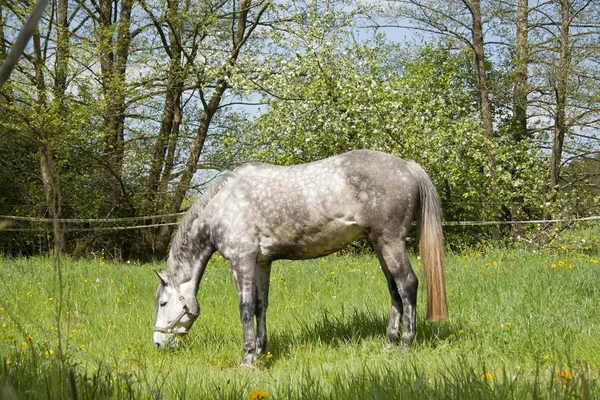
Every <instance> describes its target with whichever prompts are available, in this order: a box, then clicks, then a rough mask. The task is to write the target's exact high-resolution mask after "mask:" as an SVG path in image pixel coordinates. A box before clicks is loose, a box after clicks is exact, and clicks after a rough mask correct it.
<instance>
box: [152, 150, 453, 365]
mask: <svg viewBox="0 0 600 400" xmlns="http://www.w3.org/2000/svg"><path fill="white" fill-rule="evenodd" d="M441 216H442V209H441V200H440V197H439V195H438V193H437V191H436V189H435V186H434V185H433V183H432V182H431V180H430V178H429V176H428V175H427V173H426V172H425V171H424V170H423V168H422V167H421V166H420V165H419V164H417V163H415V162H411V161H405V160H403V159H400V158H397V157H395V156H392V155H389V154H387V153H383V152H377V151H370V150H354V151H350V152H348V153H344V154H340V155H336V156H333V157H330V158H326V159H322V160H320V161H315V162H311V163H307V164H300V165H292V166H276V165H270V164H264V163H256V162H251V163H246V164H242V165H240V166H238V167H236V168H235V169H233V170H232V171H231V172H229V173H227V174H226V175H225V176H224V177H223V178H222V179H221V180H220V181H219V182H217V183H215V184H214V185H212V186H210V187H209V188H208V189H207V190H206V191H205V193H204V194H203V195H202V196H201V197H200V198H199V199H198V200H197V201H196V202H195V203H194V204H193V205H192V207H191V208H190V209H189V211H188V212H187V213H186V215H185V216H184V217H183V219H182V221H181V223H180V225H179V227H178V229H177V233H176V234H175V237H174V238H173V241H172V244H171V248H170V253H169V256H168V259H167V265H168V267H169V272H166V271H164V270H162V271H160V272H156V274H157V275H158V278H159V281H160V282H159V285H158V289H157V291H156V301H155V314H156V324H155V327H154V337H153V340H154V343H155V345H156V347H157V348H158V349H160V348H164V347H170V348H171V349H174V348H175V347H176V346H177V343H178V340H179V338H180V337H181V336H182V335H185V334H187V333H188V332H189V330H190V328H191V326H192V324H193V323H194V321H195V320H196V319H197V318H198V315H199V314H200V305H199V304H198V300H197V298H196V296H197V294H198V288H199V285H200V281H201V280H202V276H203V274H204V270H205V268H206V265H207V263H208V261H209V259H210V258H211V256H212V254H213V253H214V252H216V251H217V250H218V251H219V252H220V254H221V255H222V256H223V257H224V258H225V259H227V260H228V261H229V263H230V266H231V270H232V274H233V279H234V281H235V285H236V288H237V292H238V300H239V311H240V318H241V322H242V325H243V333H244V355H243V360H242V363H241V365H242V366H251V365H252V364H253V363H254V362H255V361H256V360H257V358H258V356H259V355H260V354H263V353H265V351H266V349H267V325H266V316H267V315H266V313H267V307H268V304H269V282H270V275H271V263H272V262H273V261H275V260H279V259H289V260H304V259H311V258H317V257H322V256H325V255H329V254H332V253H334V252H336V251H338V250H340V249H342V248H344V247H345V246H346V245H348V244H350V243H352V242H354V241H355V240H356V239H357V238H358V237H359V236H361V235H366V236H367V237H368V238H369V239H370V241H371V242H372V244H373V248H374V250H375V252H376V253H377V257H378V259H379V262H380V264H381V269H382V271H383V273H384V275H385V277H386V280H387V286H388V289H389V293H390V296H391V303H392V304H391V309H390V319H389V325H388V328H387V337H388V341H389V343H397V342H398V341H399V340H400V341H401V349H402V350H406V349H407V348H408V346H409V344H410V343H411V341H412V340H413V339H414V337H415V334H416V320H417V317H416V305H417V304H416V303H417V288H418V282H419V281H418V278H417V276H416V275H415V273H414V271H413V269H412V267H411V265H410V262H409V260H408V256H407V251H406V238H407V236H408V234H409V231H410V229H411V225H412V224H413V221H416V222H418V225H419V242H420V243H419V244H420V255H421V262H422V263H423V266H424V271H425V277H426V283H427V318H428V319H429V320H441V319H444V318H446V317H447V313H448V311H447V304H446V290H445V277H444V273H445V271H444V239H443V232H442V222H441V220H442V218H441ZM255 319H256V331H255V329H254V320H255ZM400 322H402V332H401V336H400Z"/></svg>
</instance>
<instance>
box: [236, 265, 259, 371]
mask: <svg viewBox="0 0 600 400" xmlns="http://www.w3.org/2000/svg"><path fill="white" fill-rule="evenodd" d="M231 270H232V271H233V278H234V280H235V284H236V287H237V291H238V298H239V305H240V318H241V320H242V326H243V329H244V359H243V360H242V366H251V365H252V364H253V363H254V361H256V338H255V335H254V314H255V296H256V287H255V284H254V276H255V272H256V261H252V260H249V259H244V260H231Z"/></svg>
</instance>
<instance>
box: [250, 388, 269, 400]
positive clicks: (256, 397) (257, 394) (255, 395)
mask: <svg viewBox="0 0 600 400" xmlns="http://www.w3.org/2000/svg"><path fill="white" fill-rule="evenodd" d="M267 397H269V394H268V393H267V392H265V391H264V390H258V389H253V390H251V391H250V399H251V400H263V399H266V398H267Z"/></svg>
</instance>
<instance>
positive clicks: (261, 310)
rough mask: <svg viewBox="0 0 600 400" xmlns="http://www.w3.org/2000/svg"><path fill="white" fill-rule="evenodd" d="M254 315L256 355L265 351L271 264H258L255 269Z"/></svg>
mask: <svg viewBox="0 0 600 400" xmlns="http://www.w3.org/2000/svg"><path fill="white" fill-rule="evenodd" d="M254 279H255V281H256V292H255V310H254V312H255V314H256V336H257V346H258V348H257V354H261V353H264V352H265V351H267V307H268V306H269V283H270V281H271V263H270V262H265V263H259V264H258V265H257V268H256V275H255V276H254Z"/></svg>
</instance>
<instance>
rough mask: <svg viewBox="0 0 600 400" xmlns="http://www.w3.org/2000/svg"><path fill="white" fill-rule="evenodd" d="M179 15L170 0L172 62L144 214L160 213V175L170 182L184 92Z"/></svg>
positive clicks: (143, 208) (168, 15)
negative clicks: (172, 152)
mask: <svg viewBox="0 0 600 400" xmlns="http://www.w3.org/2000/svg"><path fill="white" fill-rule="evenodd" d="M178 14H179V10H178V2H176V1H175V2H174V1H169V2H168V10H167V19H168V20H169V21H173V22H171V23H170V24H169V35H168V36H169V44H170V48H167V49H166V52H167V53H168V54H169V56H170V58H171V62H170V64H169V71H168V76H167V87H166V93H165V103H164V107H163V113H162V120H161V124H160V130H159V133H158V137H157V139H156V142H155V143H154V149H153V151H152V160H151V164H150V171H149V172H148V178H147V180H146V192H147V193H146V196H145V201H144V205H143V207H142V210H143V213H144V214H147V215H149V214H155V213H157V212H162V206H161V205H162V204H164V201H165V199H163V198H158V199H157V194H158V193H157V192H158V191H159V185H160V183H161V178H163V179H164V178H165V177H166V179H167V182H168V181H169V179H168V178H169V175H170V171H171V168H172V164H171V165H169V164H168V162H169V161H170V162H171V163H172V162H173V160H174V154H171V151H174V149H175V145H176V143H177V137H178V136H179V126H180V124H181V95H182V93H183V84H184V75H183V74H184V72H183V68H182V64H181V63H182V51H183V49H182V48H181V40H182V37H181V22H180V21H181V18H179V17H178ZM165 193H166V190H165V192H160V194H161V195H163V196H164V194H165ZM159 197H160V196H159ZM157 200H158V201H157Z"/></svg>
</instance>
